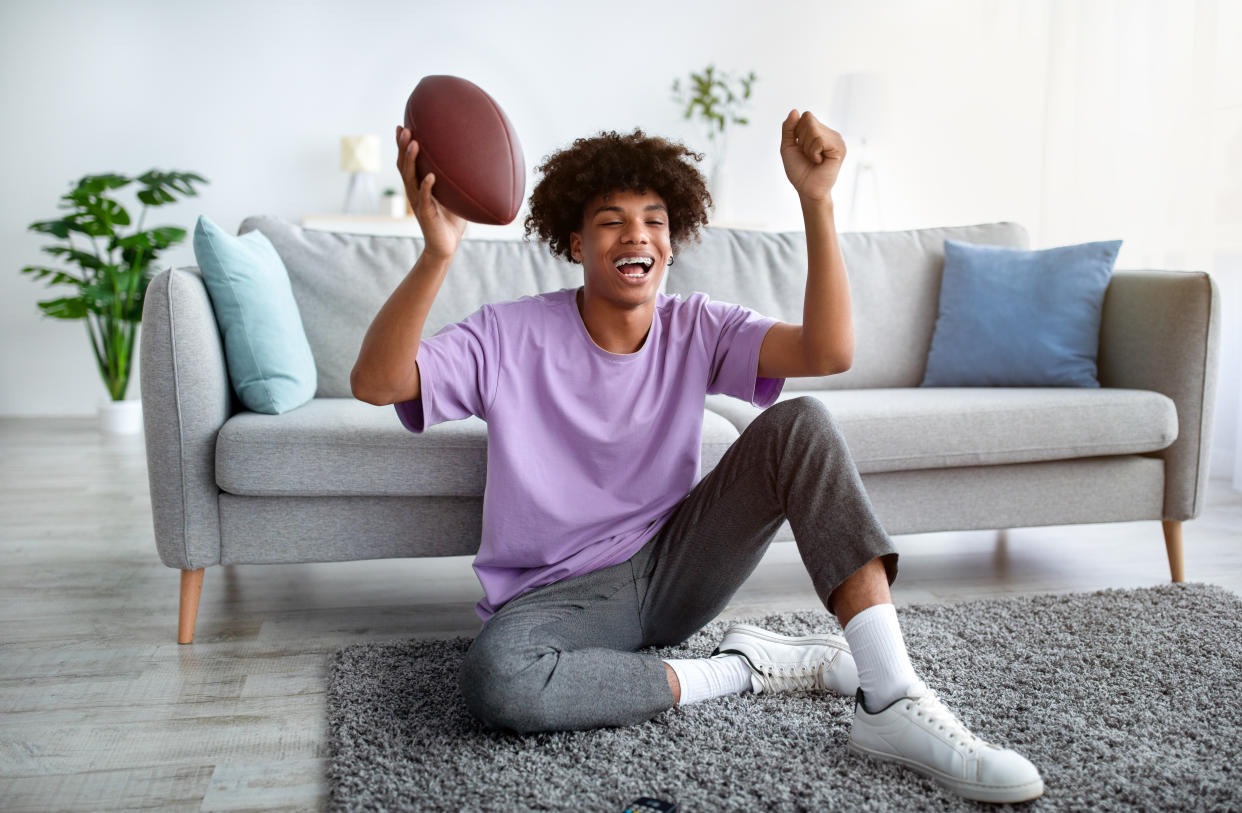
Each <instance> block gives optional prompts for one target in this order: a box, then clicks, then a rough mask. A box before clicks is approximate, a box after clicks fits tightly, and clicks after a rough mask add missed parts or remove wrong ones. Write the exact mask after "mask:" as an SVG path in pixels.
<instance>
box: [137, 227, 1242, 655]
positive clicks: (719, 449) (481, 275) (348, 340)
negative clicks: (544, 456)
mask: <svg viewBox="0 0 1242 813" xmlns="http://www.w3.org/2000/svg"><path fill="white" fill-rule="evenodd" d="M252 229H259V230H261V231H262V232H263V233H264V234H265V235H266V236H267V237H268V238H270V239H271V241H272V243H273V244H274V245H275V247H276V249H277V252H278V253H279V254H280V256H281V258H282V259H283V260H284V262H285V265H286V267H287V268H288V271H289V274H290V278H291V281H292V287H293V292H294V296H295V298H296V300H297V303H298V307H299V310H300V312H301V316H302V321H303V324H304V326H305V329H306V333H307V337H308V339H309V341H310V345H311V349H312V351H313V352H314V356H315V363H316V367H317V372H318V391H317V392H316V397H315V398H314V399H313V400H312V401H310V402H309V403H307V404H305V405H304V406H302V407H299V408H298V409H295V410H292V411H290V412H287V413H285V414H283V415H265V414H258V413H254V412H249V411H246V410H244V409H243V408H242V407H241V405H240V403H239V402H238V400H237V398H236V396H235V395H234V394H233V392H232V388H231V386H230V384H229V378H228V372H227V367H226V361H225V355H224V349H223V344H222V341H221V338H220V333H219V330H218V329H217V325H216V321H215V317H214V315H213V313H212V308H211V302H210V300H209V298H208V295H207V291H206V288H205V287H204V285H203V281H202V277H201V276H200V275H199V273H198V269H196V268H193V267H189V268H179V269H175V270H167V271H164V272H163V273H161V274H159V275H158V276H157V277H156V278H155V279H154V280H153V282H152V283H151V285H150V288H149V289H148V291H147V295H146V305H145V308H144V313H143V331H142V340H141V354H142V355H141V369H142V375H141V380H142V405H143V417H144V420H145V432H146V441H147V456H148V463H149V472H150V486H151V501H152V508H153V515H154V526H155V540H156V546H157V549H158V551H159V555H160V558H161V560H162V561H163V562H164V564H166V565H168V566H169V567H173V568H177V569H179V570H181V571H182V596H181V611H180V629H179V635H178V638H179V640H180V641H181V642H182V643H187V642H189V641H190V640H192V638H193V634H194V621H195V616H196V614H197V605H198V594H199V590H200V589H201V584H202V574H203V568H206V567H209V566H211V565H218V564H242V563H247V564H248V563H267V564H276V563H282V562H311V561H313V562H327V561H345V560H354V559H365V558H385V557H417V556H450V555H460V554H472V553H474V552H475V551H476V549H477V546H478V540H479V536H480V527H481V507H482V494H483V488H484V482H485V479H486V459H487V458H486V444H487V431H486V430H487V427H486V424H485V423H484V422H482V421H481V420H479V419H477V418H469V419H466V420H463V421H453V422H449V423H445V424H440V425H438V426H435V427H432V428H431V429H430V430H428V431H427V432H426V433H425V434H423V435H414V434H412V433H410V432H408V431H406V430H405V429H404V428H403V427H402V426H401V423H400V421H399V420H398V418H397V415H396V412H395V410H394V409H393V407H391V406H387V407H377V406H372V405H370V404H366V403H362V402H360V401H357V400H355V399H354V398H353V397H352V396H351V393H350V386H349V372H350V369H351V367H352V366H353V363H354V360H355V358H356V356H357V352H358V348H359V346H360V345H361V341H362V336H363V334H364V333H365V331H366V329H367V326H368V325H369V324H370V321H371V319H372V318H374V316H375V314H376V312H377V311H378V310H379V307H380V306H381V305H382V304H383V302H384V301H385V300H386V299H387V297H388V295H389V294H390V293H391V292H392V291H393V289H394V288H395V287H396V286H397V284H398V283H399V281H400V280H401V278H402V277H403V276H404V275H405V274H406V273H407V272H408V270H409V269H410V267H411V266H412V265H413V263H414V260H415V258H416V257H417V255H418V253H419V251H420V248H421V244H422V241H421V240H420V239H417V238H413V237H377V236H366V235H352V234H342V233H334V232H327V231H314V230H309V229H302V228H299V227H297V226H293V225H290V224H288V223H286V222H284V221H282V220H281V219H279V218H276V217H271V216H260V217H251V218H248V219H246V220H245V221H244V222H243V223H242V226H241V229H240V231H241V232H243V233H244V232H248V231H250V230H252ZM946 238H951V239H955V240H962V241H966V242H971V243H986V244H992V245H1001V246H1011V247H1018V248H1029V247H1030V246H1029V239H1028V235H1027V233H1026V231H1025V230H1024V229H1023V228H1022V227H1021V226H1020V225H1018V224H1015V223H993V224H983V225H975V226H963V227H954V228H933V229H919V230H912V231H894V232H875V233H846V234H842V235H841V244H842V251H843V253H844V256H845V260H846V265H847V267H848V272H849V277H850V286H851V291H852V297H853V307H854V321H855V331H856V336H857V350H856V352H855V357H854V365H853V367H852V368H851V369H850V370H849V371H847V372H845V373H842V374H839V375H834V376H830V377H826V378H804V379H790V380H789V381H787V382H786V384H785V389H784V394H783V396H782V398H783V399H785V398H794V397H799V396H806V395H809V396H813V397H815V398H819V399H821V400H823V402H824V403H825V404H826V405H827V406H828V408H829V409H830V410H831V411H832V412H833V414H834V415H835V417H836V418H837V420H838V421H839V423H840V425H841V427H842V429H843V431H844V433H845V435H846V438H847V440H848V441H849V444H850V447H851V449H852V451H853V454H854V457H855V459H856V461H857V464H858V468H859V470H860V471H861V473H862V476H863V482H864V483H865V485H866V487H867V490H868V492H869V494H870V495H871V499H872V501H873V502H874V504H875V506H876V509H877V511H878V513H879V515H880V517H881V518H882V520H883V521H884V523H885V526H886V527H887V529H888V530H889V532H890V533H894V534H908V533H918V532H926V531H945V530H969V529H985V528H1010V527H1025V526H1038V525H1057V524H1076V523H1088V522H1118V521H1129V520H1161V521H1163V529H1164V536H1165V541H1166V545H1167V550H1168V557H1169V566H1170V571H1171V574H1172V578H1173V580H1174V581H1180V580H1181V579H1182V563H1181V561H1182V554H1181V523H1182V521H1184V520H1188V519H1191V518H1193V517H1195V516H1197V515H1198V513H1199V511H1200V509H1201V507H1202V503H1203V498H1204V490H1205V478H1206V476H1207V452H1208V448H1209V434H1210V427H1211V409H1212V404H1213V400H1214V399H1213V390H1214V386H1215V380H1216V376H1215V371H1216V357H1217V352H1218V344H1219V332H1220V315H1219V307H1220V306H1219V295H1218V292H1217V289H1216V287H1215V285H1214V283H1213V281H1212V280H1211V278H1210V277H1209V276H1208V275H1207V274H1204V273H1191V272H1175V271H1123V270H1118V271H1115V272H1114V275H1113V278H1112V281H1111V283H1110V285H1109V288H1108V292H1107V295H1106V298H1105V302H1104V314H1103V325H1102V329H1101V333H1100V351H1099V377H1100V381H1101V383H1102V387H1101V388H1099V389H1072V388H1024V389H986V388H984V389H981V388H971V389H966V388H961V389H930V388H920V387H919V386H918V385H919V383H920V381H921V380H922V376H923V370H924V366H925V364H926V359H927V355H928V349H929V347H930V343H931V337H932V332H933V329H934V326H935V320H936V315H937V309H938V297H939V286H940V276H941V271H942V267H943V262H944V251H943V249H944V240H945V239H946ZM805 280H806V244H805V236H804V235H803V234H802V233H800V232H791V233H765V232H755V231H741V230H729V229H707V230H706V232H705V233H704V235H703V239H702V242H701V243H699V244H695V245H692V246H689V247H687V248H686V249H685V250H684V251H683V252H682V253H681V254H680V255H679V256H678V258H677V262H676V264H675V265H674V266H673V267H672V268H671V269H670V271H669V274H668V276H667V279H666V283H665V285H666V291H667V293H670V294H683V295H684V294H687V293H689V292H692V291H704V292H706V293H708V294H710V295H711V296H712V298H714V299H718V300H724V301H728V302H736V303H741V304H744V305H747V306H748V307H751V308H754V309H755V310H757V311H759V312H760V313H763V314H765V315H769V316H773V317H776V318H778V319H782V320H784V321H788V322H795V323H797V322H800V321H801V317H802V296H803V291H804V288H805ZM581 283H582V269H581V266H576V265H570V264H568V263H565V262H563V261H561V260H558V259H556V258H554V257H552V256H551V254H550V253H549V252H548V251H547V249H546V248H545V247H544V246H542V245H540V244H538V243H533V242H532V243H525V242H523V241H521V240H508V241H504V240H500V241H489V240H470V239H467V240H466V241H464V242H463V244H462V246H461V247H460V249H459V251H458V254H457V256H456V258H455V259H454V261H453V265H452V267H451V268H450V270H449V275H448V278H447V280H446V282H445V284H444V286H443V288H442V290H441V292H440V295H439V298H438V299H437V300H436V302H435V305H434V307H433V308H432V310H431V314H430V316H429V318H428V320H427V325H426V330H425V335H431V334H433V333H435V332H436V331H437V330H439V329H440V328H441V327H442V326H444V325H446V324H449V323H451V322H455V321H457V320H459V319H462V318H464V317H465V316H467V315H468V314H470V313H471V312H473V311H474V310H475V309H477V308H478V307H479V306H480V305H482V304H483V303H485V302H492V301H501V300H507V299H515V298H518V297H521V296H524V295H527V294H533V293H537V292H540V291H548V290H557V289H560V288H567V287H577V286H578V285H580V284H581ZM759 411H760V410H758V409H757V408H755V407H752V406H750V405H749V404H746V403H743V402H741V401H737V400H736V399H731V398H728V397H727V396H709V397H707V398H706V400H705V404H704V411H703V447H702V471H703V472H707V471H710V470H711V468H712V467H714V466H715V465H716V463H717V462H718V461H719V460H720V457H721V456H722V455H723V454H724V452H725V450H726V449H727V448H728V447H729V445H730V444H731V443H732V442H733V441H734V440H735V439H736V438H737V437H738V436H739V435H740V433H741V431H742V430H743V429H744V428H745V427H746V426H747V424H748V423H749V422H750V421H751V420H753V419H754V417H755V416H756V415H757V414H758V412H759ZM1153 537H1154V534H1153ZM789 538H792V535H791V533H790V529H789V525H788V523H786V524H785V526H784V527H783V528H782V530H781V531H780V532H779V533H778V535H777V539H778V540H779V539H789ZM1154 541H1155V540H1154V538H1153V543H1154Z"/></svg>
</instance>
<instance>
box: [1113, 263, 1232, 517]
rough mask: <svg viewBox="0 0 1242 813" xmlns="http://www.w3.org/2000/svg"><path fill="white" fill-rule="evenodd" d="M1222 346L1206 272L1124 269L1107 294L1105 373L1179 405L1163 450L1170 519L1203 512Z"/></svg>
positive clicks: (1216, 297)
mask: <svg viewBox="0 0 1242 813" xmlns="http://www.w3.org/2000/svg"><path fill="white" fill-rule="evenodd" d="M1219 351H1220V291H1219V289H1218V288H1217V287H1216V283H1215V282H1214V281H1213V280H1212V278H1211V277H1210V276H1209V275H1208V274H1206V273H1203V272H1198V271H1196V272H1186V271H1121V272H1116V273H1114V274H1113V278H1112V280H1111V282H1110V283H1109V286H1108V291H1107V292H1106V293H1105V296H1104V313H1103V320H1102V322H1101V325H1100V352H1099V375H1100V384H1101V386H1105V387H1124V388H1130V389H1143V390H1154V391H1156V392H1160V393H1163V394H1165V395H1167V396H1168V397H1169V398H1171V399H1172V400H1173V403H1174V404H1176V405H1177V427H1178V428H1177V440H1175V441H1174V442H1173V444H1172V445H1171V446H1169V447H1168V448H1167V449H1164V450H1162V451H1160V452H1155V453H1153V454H1154V455H1155V456H1159V457H1163V458H1164V461H1165V471H1164V519H1166V520H1178V521H1180V520H1186V519H1193V518H1194V517H1196V516H1198V515H1199V512H1200V510H1201V509H1202V508H1203V499H1204V495H1205V493H1206V491H1207V476H1208V453H1209V450H1210V448H1211V445H1210V444H1211V441H1212V412H1213V409H1214V406H1215V403H1216V376H1217V369H1218V354H1219Z"/></svg>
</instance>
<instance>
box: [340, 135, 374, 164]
mask: <svg viewBox="0 0 1242 813" xmlns="http://www.w3.org/2000/svg"><path fill="white" fill-rule="evenodd" d="M379 151H380V150H379V136H374V135H362V136H345V137H344V138H342V139H341V169H343V170H344V171H345V172H379V169H380V157H379Z"/></svg>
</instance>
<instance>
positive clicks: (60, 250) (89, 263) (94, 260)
mask: <svg viewBox="0 0 1242 813" xmlns="http://www.w3.org/2000/svg"><path fill="white" fill-rule="evenodd" d="M43 251H45V252H47V253H48V254H55V255H58V256H62V257H67V258H68V261H69V262H75V263H77V264H78V265H80V266H82V267H83V268H99V266H101V265H102V264H103V263H102V261H100V259H99V258H98V257H96V256H95V255H94V254H91V253H90V252H87V251H80V250H78V249H76V248H72V247H69V248H66V247H65V246H44V247H43Z"/></svg>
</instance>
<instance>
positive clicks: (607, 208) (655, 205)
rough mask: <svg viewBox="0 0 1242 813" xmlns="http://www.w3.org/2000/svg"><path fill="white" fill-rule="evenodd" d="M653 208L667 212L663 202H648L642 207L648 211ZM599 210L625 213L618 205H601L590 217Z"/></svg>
mask: <svg viewBox="0 0 1242 813" xmlns="http://www.w3.org/2000/svg"><path fill="white" fill-rule="evenodd" d="M653 209H656V210H660V211H662V212H664V213H665V214H668V209H667V208H666V207H665V206H664V205H663V204H660V203H651V204H648V205H647V206H646V207H645V208H644V209H643V211H644V212H650V211H652V210H653ZM600 212H620V213H621V214H625V210H624V209H622V208H621V207H620V206H601V207H599V208H598V209H596V210H595V212H594V213H593V214H592V215H591V217H595V215H597V214H599V213H600Z"/></svg>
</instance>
